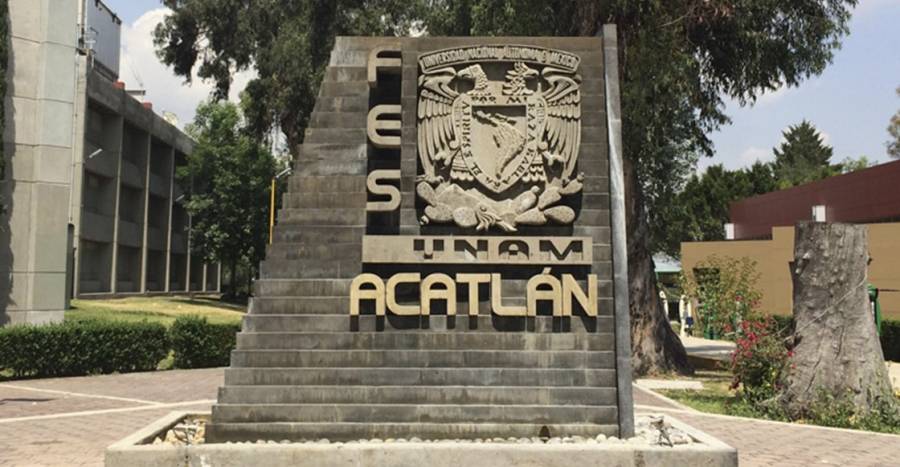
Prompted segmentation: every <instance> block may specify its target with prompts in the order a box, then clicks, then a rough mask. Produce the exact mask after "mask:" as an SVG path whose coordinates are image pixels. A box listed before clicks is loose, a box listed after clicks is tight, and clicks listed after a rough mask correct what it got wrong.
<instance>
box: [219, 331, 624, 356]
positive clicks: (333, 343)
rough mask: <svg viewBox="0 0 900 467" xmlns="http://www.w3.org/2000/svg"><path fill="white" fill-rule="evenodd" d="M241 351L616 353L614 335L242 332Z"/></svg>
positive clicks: (239, 341) (238, 340)
mask: <svg viewBox="0 0 900 467" xmlns="http://www.w3.org/2000/svg"><path fill="white" fill-rule="evenodd" d="M237 348H238V349H240V350H251V349H296V350H302V349H347V350H355V349H429V350H459V349H471V350H600V351H612V350H613V349H614V348H615V337H614V336H613V334H612V333H497V332H477V331H472V332H437V331H435V332H427V333H409V332H403V333H400V332H241V333H238V335H237Z"/></svg>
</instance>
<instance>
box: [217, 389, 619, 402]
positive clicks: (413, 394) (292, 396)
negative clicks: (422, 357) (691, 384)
mask: <svg viewBox="0 0 900 467" xmlns="http://www.w3.org/2000/svg"><path fill="white" fill-rule="evenodd" d="M218 401H219V403H220V404H352V403H359V402H373V401H378V402H379V403H382V404H403V403H407V404H448V403H459V402H460V401H465V402H466V403H469V404H496V405H509V404H519V405H522V404H526V405H600V406H609V405H615V404H616V390H615V388H585V387H552V388H546V387H529V386H495V387H484V386H480V387H477V386H399V387H398V386H226V387H222V388H219V398H218Z"/></svg>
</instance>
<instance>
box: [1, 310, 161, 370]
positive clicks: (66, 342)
mask: <svg viewBox="0 0 900 467" xmlns="http://www.w3.org/2000/svg"><path fill="white" fill-rule="evenodd" d="M168 351H169V342H168V338H167V336H166V328H165V326H163V325H162V324H157V323H149V322H139V323H128V322H118V321H74V322H72V321H68V322H64V323H60V324H48V325H42V326H30V325H25V326H12V327H8V328H3V329H0V368H4V369H8V370H11V371H12V372H13V375H14V376H17V377H27V376H31V377H48V376H80V375H89V374H96V373H114V372H130V371H150V370H155V369H156V366H157V364H158V363H159V361H160V360H162V359H163V358H164V357H165V356H166V354H167V353H168Z"/></svg>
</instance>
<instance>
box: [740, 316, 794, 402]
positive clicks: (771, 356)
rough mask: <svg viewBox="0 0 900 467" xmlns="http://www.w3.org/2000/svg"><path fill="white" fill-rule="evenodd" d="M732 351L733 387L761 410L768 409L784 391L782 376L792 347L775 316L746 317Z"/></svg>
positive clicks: (744, 398)
mask: <svg viewBox="0 0 900 467" xmlns="http://www.w3.org/2000/svg"><path fill="white" fill-rule="evenodd" d="M735 335H736V336H738V337H737V338H736V339H735V349H734V353H733V354H732V355H731V374H732V377H733V379H732V381H731V389H740V392H739V393H738V395H739V396H740V398H741V399H743V400H744V401H745V402H747V403H749V404H750V405H752V406H753V407H754V408H756V409H757V410H761V411H765V410H766V409H767V407H768V406H769V405H770V404H771V401H772V400H773V399H774V398H775V397H776V396H777V395H778V394H779V393H780V392H781V379H782V375H783V372H784V370H785V368H786V366H787V361H788V358H790V356H791V351H790V350H788V349H787V348H786V347H785V343H784V339H783V338H782V337H781V334H779V332H778V325H777V324H776V322H775V320H773V319H771V318H767V319H765V320H762V321H742V322H741V325H740V328H739V329H737V330H736V331H735Z"/></svg>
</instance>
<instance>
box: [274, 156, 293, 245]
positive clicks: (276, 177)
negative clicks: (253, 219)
mask: <svg viewBox="0 0 900 467" xmlns="http://www.w3.org/2000/svg"><path fill="white" fill-rule="evenodd" d="M290 173H291V168H290V167H288V168H286V169H284V170H282V171H281V172H279V173H278V175H275V176H274V177H272V187H271V188H270V189H269V245H271V244H272V236H273V235H274V234H275V182H276V181H277V180H278V179H279V178H281V177H284V176H285V175H288V174H290Z"/></svg>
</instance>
